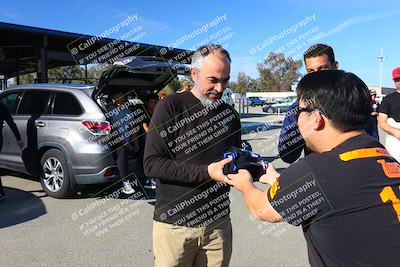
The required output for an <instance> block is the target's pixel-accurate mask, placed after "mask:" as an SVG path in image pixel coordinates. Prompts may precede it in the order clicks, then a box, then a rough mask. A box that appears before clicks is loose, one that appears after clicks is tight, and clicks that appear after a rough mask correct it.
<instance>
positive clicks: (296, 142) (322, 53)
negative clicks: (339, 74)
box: [278, 44, 373, 163]
mask: <svg viewBox="0 0 400 267" xmlns="http://www.w3.org/2000/svg"><path fill="white" fill-rule="evenodd" d="M304 63H305V65H306V71H307V73H312V72H317V71H324V70H337V69H338V68H339V63H338V62H337V61H336V59H335V54H334V52H333V49H332V47H330V46H328V45H325V44H315V45H312V46H310V47H309V48H308V49H307V50H306V51H305V52H304ZM298 109H299V101H296V102H295V103H293V104H292V105H291V106H290V107H289V109H288V111H287V113H286V115H285V119H284V121H283V124H282V129H281V132H280V134H279V142H278V152H279V156H280V158H281V159H282V160H283V161H284V162H286V163H293V162H295V161H296V160H297V159H298V158H299V157H300V155H301V152H302V151H303V149H304V152H305V154H308V153H310V152H312V150H310V148H308V147H306V146H305V143H304V139H303V137H304V136H302V135H301V134H300V131H299V128H298V127H297V122H296V119H295V116H294V115H295V114H296V112H297V110H298ZM369 120H370V119H369ZM369 120H368V121H369ZM365 130H366V131H367V133H368V134H369V135H371V136H372V134H373V133H372V132H371V131H370V128H368V127H367V126H366V129H365Z"/></svg>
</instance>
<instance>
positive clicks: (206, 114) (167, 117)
mask: <svg viewBox="0 0 400 267" xmlns="http://www.w3.org/2000/svg"><path fill="white" fill-rule="evenodd" d="M230 63H231V60H230V57H229V53H228V52H227V51H226V50H225V49H223V48H222V47H221V46H219V45H207V46H202V47H199V48H198V49H197V50H196V51H195V53H194V54H193V56H192V65H191V69H190V74H191V77H192V79H193V82H194V86H193V88H192V89H191V90H190V91H188V92H183V93H180V94H173V95H170V96H167V97H166V98H165V99H163V100H162V101H160V102H159V103H158V105H157V107H156V110H155V112H154V114H153V117H152V119H151V122H150V131H149V133H148V134H147V137H146V146H145V156H144V168H145V174H146V175H147V176H148V177H155V178H156V184H157V186H156V204H155V211H154V216H153V218H154V223H153V253H154V257H155V266H158V267H160V266H228V265H229V261H230V258H231V254H232V227H231V222H230V215H229V213H230V209H229V206H230V201H229V189H230V187H229V186H227V185H225V184H222V183H218V180H217V181H213V180H211V179H210V175H209V173H210V172H214V169H215V168H216V166H217V165H216V164H215V163H213V162H214V161H217V160H218V159H220V157H221V156H222V150H223V149H224V148H226V147H229V146H236V147H239V146H240V139H241V131H240V129H241V127H240V120H239V118H238V115H237V114H236V112H235V110H234V109H233V108H232V107H231V106H229V105H227V104H226V103H225V102H224V101H223V100H222V99H221V97H222V93H223V91H224V90H225V88H226V86H227V84H228V81H229V78H230ZM218 166H219V165H218Z"/></svg>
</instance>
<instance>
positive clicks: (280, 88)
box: [257, 52, 302, 92]
mask: <svg viewBox="0 0 400 267" xmlns="http://www.w3.org/2000/svg"><path fill="white" fill-rule="evenodd" d="M301 65H302V62H301V60H293V59H292V58H291V57H289V58H285V54H283V53H278V54H276V53H273V52H271V53H269V55H268V57H267V58H266V59H265V60H264V62H262V63H258V64H257V70H258V73H259V75H260V77H259V88H263V90H264V91H269V92H287V91H290V89H291V84H292V83H293V82H295V81H297V80H298V79H299V77H300V72H299V69H300V67H301Z"/></svg>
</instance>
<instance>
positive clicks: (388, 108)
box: [379, 91, 400, 122]
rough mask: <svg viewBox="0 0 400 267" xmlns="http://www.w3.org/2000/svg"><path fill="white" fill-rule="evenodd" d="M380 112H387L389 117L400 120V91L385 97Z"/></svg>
mask: <svg viewBox="0 0 400 267" xmlns="http://www.w3.org/2000/svg"><path fill="white" fill-rule="evenodd" d="M379 112H380V113H384V114H386V115H387V116H388V117H389V118H393V119H394V120H395V121H397V122H400V93H399V92H397V91H396V92H394V93H393V94H390V95H388V96H386V97H384V98H383V100H382V104H381V106H380V107H379Z"/></svg>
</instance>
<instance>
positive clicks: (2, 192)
mask: <svg viewBox="0 0 400 267" xmlns="http://www.w3.org/2000/svg"><path fill="white" fill-rule="evenodd" d="M4 195H5V193H4V187H3V184H2V183H1V175H0V197H2V196H4Z"/></svg>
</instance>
